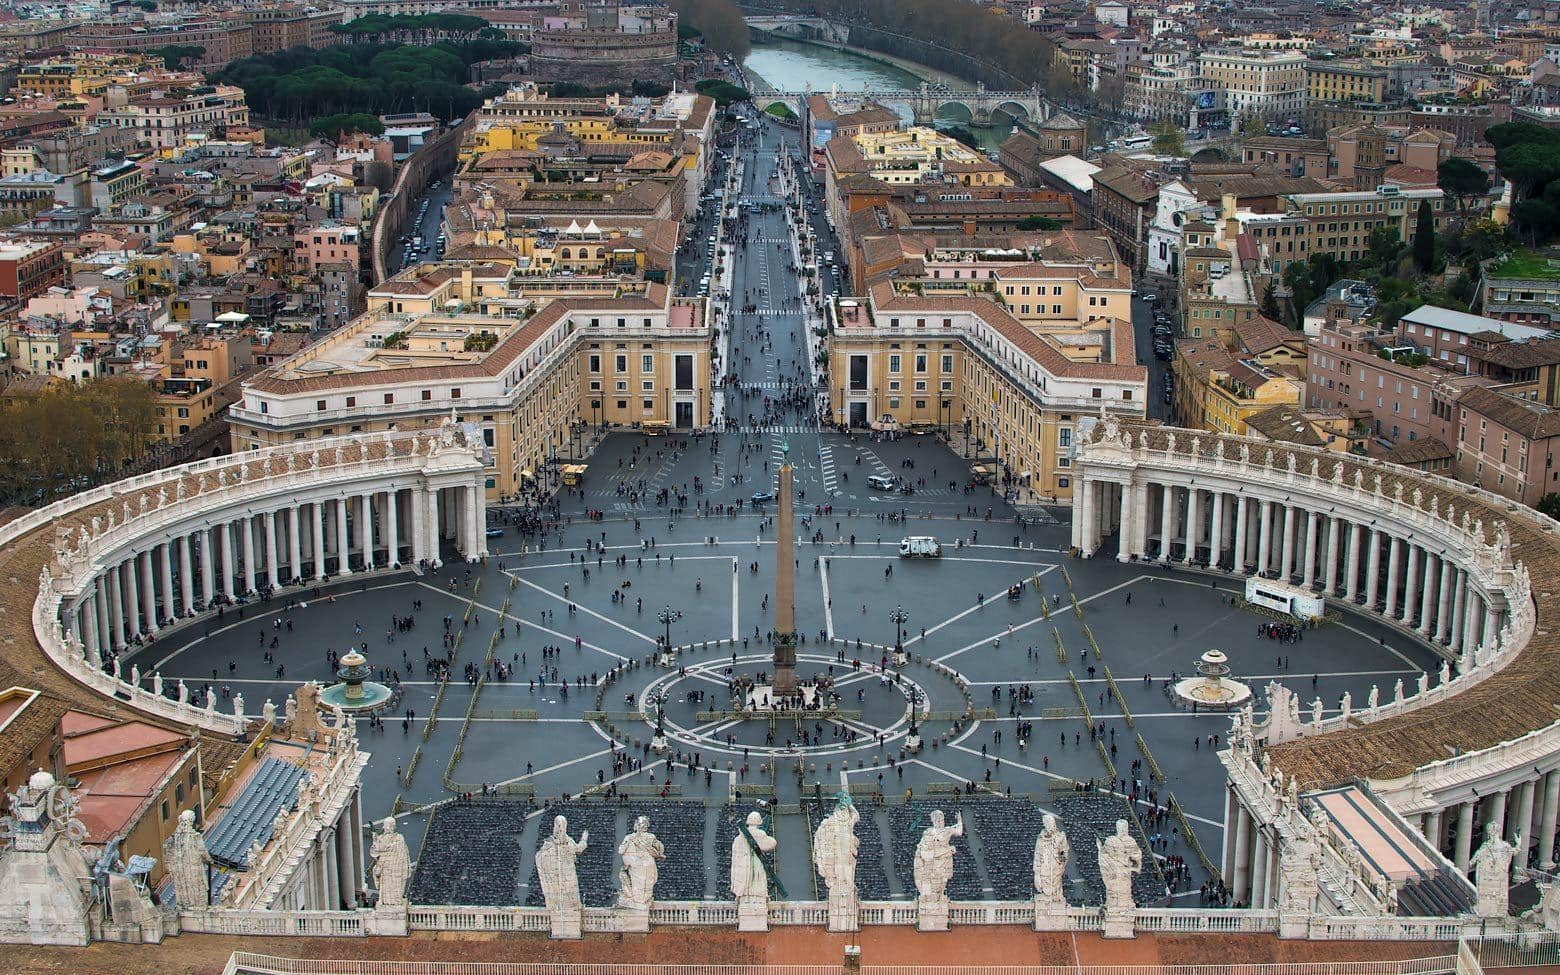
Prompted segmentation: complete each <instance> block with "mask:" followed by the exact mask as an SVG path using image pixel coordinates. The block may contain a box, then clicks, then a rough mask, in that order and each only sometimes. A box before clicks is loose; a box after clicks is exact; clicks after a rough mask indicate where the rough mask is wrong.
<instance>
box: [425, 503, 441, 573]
mask: <svg viewBox="0 0 1560 975" xmlns="http://www.w3.org/2000/svg"><path fill="white" fill-rule="evenodd" d="M424 507H425V508H426V509H427V510H426V511H424V512H423V521H424V522H425V523H426V525H427V528H428V540H427V542H425V543H424V544H425V546H426V548H427V551H428V561H429V562H430V563H431V564H433V565H438V564H439V562H440V561H441V560H440V558H439V551H440V538H441V535H440V533H439V520H440V518H441V514H440V511H439V489H438V488H436V487H430V488H429V489H428V495H427V500H426V502H425V503H424Z"/></svg>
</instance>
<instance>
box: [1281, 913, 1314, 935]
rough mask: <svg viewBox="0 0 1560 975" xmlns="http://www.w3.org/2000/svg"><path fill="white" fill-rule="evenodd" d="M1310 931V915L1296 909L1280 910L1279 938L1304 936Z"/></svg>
mask: <svg viewBox="0 0 1560 975" xmlns="http://www.w3.org/2000/svg"><path fill="white" fill-rule="evenodd" d="M1310 933H1311V915H1309V914H1302V913H1298V912H1296V911H1281V912H1280V913H1279V915H1278V936H1279V937H1280V938H1305V937H1308V936H1309V935H1310Z"/></svg>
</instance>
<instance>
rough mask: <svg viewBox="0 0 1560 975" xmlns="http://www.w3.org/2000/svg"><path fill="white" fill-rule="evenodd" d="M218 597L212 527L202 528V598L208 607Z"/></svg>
mask: <svg viewBox="0 0 1560 975" xmlns="http://www.w3.org/2000/svg"><path fill="white" fill-rule="evenodd" d="M216 597H217V570H216V567H215V566H214V565H213V564H212V562H211V528H210V527H209V526H205V525H203V526H201V529H200V598H201V601H202V602H203V603H204V604H205V606H206V608H207V609H210V608H211V601H212V600H213V599H215V598H216Z"/></svg>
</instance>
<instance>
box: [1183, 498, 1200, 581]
mask: <svg viewBox="0 0 1560 975" xmlns="http://www.w3.org/2000/svg"><path fill="white" fill-rule="evenodd" d="M1201 539H1202V491H1201V490H1200V489H1198V488H1187V489H1186V552H1185V554H1184V555H1183V557H1182V561H1183V562H1185V563H1186V564H1187V565H1191V564H1192V563H1193V562H1195V561H1197V543H1198V542H1199V541H1200V540H1201Z"/></svg>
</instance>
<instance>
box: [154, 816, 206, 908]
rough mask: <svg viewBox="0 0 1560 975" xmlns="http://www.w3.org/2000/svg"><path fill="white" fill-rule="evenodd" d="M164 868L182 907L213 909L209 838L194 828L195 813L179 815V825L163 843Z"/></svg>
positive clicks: (175, 896) (174, 894)
mask: <svg viewBox="0 0 1560 975" xmlns="http://www.w3.org/2000/svg"><path fill="white" fill-rule="evenodd" d="M163 865H164V866H166V867H167V868H168V873H169V875H170V876H172V877H173V896H174V898H175V899H176V900H177V901H178V903H179V906H180V907H182V908H186V909H188V910H199V909H201V908H204V907H208V906H210V904H211V854H210V853H208V852H206V838H205V837H204V836H202V835H201V832H200V830H198V829H196V828H195V810H193V809H186V810H184V811H183V812H181V813H179V825H178V826H176V827H174V830H173V835H172V836H170V837H168V838H167V839H166V840H164V841H163Z"/></svg>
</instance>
